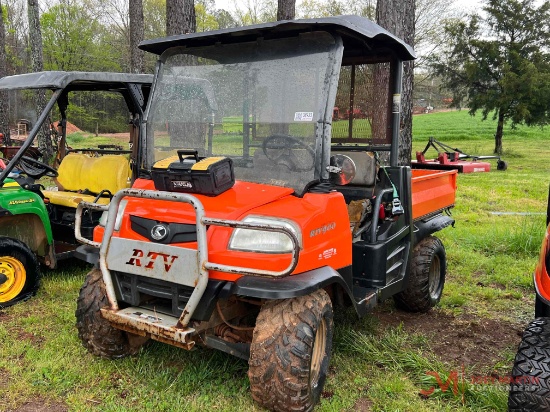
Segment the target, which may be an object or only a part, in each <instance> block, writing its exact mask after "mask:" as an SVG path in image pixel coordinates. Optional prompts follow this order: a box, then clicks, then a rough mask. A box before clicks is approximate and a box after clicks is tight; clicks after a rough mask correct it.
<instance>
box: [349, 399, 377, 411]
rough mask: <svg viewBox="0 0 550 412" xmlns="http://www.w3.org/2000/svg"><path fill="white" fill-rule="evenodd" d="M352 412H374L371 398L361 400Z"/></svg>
mask: <svg viewBox="0 0 550 412" xmlns="http://www.w3.org/2000/svg"><path fill="white" fill-rule="evenodd" d="M351 410H353V411H357V412H370V411H372V401H371V400H370V399H369V398H359V399H357V401H356V402H355V405H353V408H352V409H351Z"/></svg>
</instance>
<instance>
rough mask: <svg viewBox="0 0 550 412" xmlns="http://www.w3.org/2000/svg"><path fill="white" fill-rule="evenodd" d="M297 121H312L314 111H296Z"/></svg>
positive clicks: (295, 118) (295, 119)
mask: <svg viewBox="0 0 550 412" xmlns="http://www.w3.org/2000/svg"><path fill="white" fill-rule="evenodd" d="M294 121H295V122H311V121H313V112H296V113H294Z"/></svg>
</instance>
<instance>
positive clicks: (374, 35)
mask: <svg viewBox="0 0 550 412" xmlns="http://www.w3.org/2000/svg"><path fill="white" fill-rule="evenodd" d="M321 30H323V31H327V32H330V33H336V34H338V35H340V37H341V38H342V40H343V42H344V57H353V56H366V55H377V54H388V53H394V54H395V55H396V56H397V57H398V58H399V59H401V60H413V59H415V58H416V55H415V53H414V50H413V48H412V47H411V46H409V45H408V44H406V43H405V42H403V41H402V40H401V39H399V38H397V37H396V36H394V35H393V34H391V33H390V32H388V31H387V30H385V29H383V28H382V27H380V26H379V25H377V24H376V23H374V22H372V21H371V20H369V19H367V18H365V17H359V16H334V17H324V18H319V19H302V20H282V21H276V22H272V23H263V24H256V25H253V26H245V27H236V28H231V29H223V30H214V31H208V32H203V33H190V34H180V35H176V36H170V37H164V38H160V39H153V40H146V41H143V42H141V44H140V45H139V48H140V49H142V50H145V51H147V52H150V53H154V54H158V55H160V54H162V53H163V52H164V51H165V50H167V49H169V48H171V47H175V46H187V47H200V46H209V45H213V44H216V43H241V42H246V41H253V40H255V39H256V38H258V37H264V38H266V39H267V38H281V37H290V36H295V35H298V34H300V33H307V32H312V31H321Z"/></svg>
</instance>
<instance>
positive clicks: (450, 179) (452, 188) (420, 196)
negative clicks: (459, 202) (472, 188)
mask: <svg viewBox="0 0 550 412" xmlns="http://www.w3.org/2000/svg"><path fill="white" fill-rule="evenodd" d="M457 173H458V171H457V170H425V169H413V170H412V214H413V219H414V220H417V219H420V218H422V217H424V216H427V215H431V214H433V213H435V212H438V211H441V210H443V209H446V208H448V207H452V206H454V204H455V195H456V177H457Z"/></svg>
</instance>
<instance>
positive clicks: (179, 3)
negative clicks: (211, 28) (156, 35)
mask: <svg viewBox="0 0 550 412" xmlns="http://www.w3.org/2000/svg"><path fill="white" fill-rule="evenodd" d="M196 31H197V19H196V16H195V4H194V1H193V0H166V35H167V36H173V35H176V34H185V33H195V32H196Z"/></svg>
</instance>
